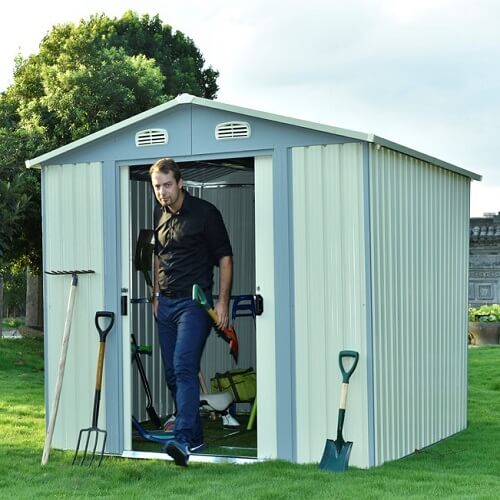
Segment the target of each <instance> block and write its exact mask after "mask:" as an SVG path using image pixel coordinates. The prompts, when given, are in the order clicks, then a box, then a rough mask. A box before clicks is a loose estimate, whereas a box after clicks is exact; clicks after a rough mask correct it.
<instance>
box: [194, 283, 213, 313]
mask: <svg viewBox="0 0 500 500" xmlns="http://www.w3.org/2000/svg"><path fill="white" fill-rule="evenodd" d="M192 298H193V300H194V301H195V302H196V303H197V304H198V305H200V306H201V307H203V308H204V309H206V310H207V311H208V310H209V309H210V304H209V303H208V300H207V297H206V296H205V293H204V292H203V289H202V288H201V286H200V285H196V284H195V285H193V297H192Z"/></svg>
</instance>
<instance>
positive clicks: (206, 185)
mask: <svg viewBox="0 0 500 500" xmlns="http://www.w3.org/2000/svg"><path fill="white" fill-rule="evenodd" d="M254 160H255V159H254V157H240V158H230V159H214V160H204V161H187V162H179V166H180V168H181V172H182V178H183V183H184V188H185V189H186V190H187V191H188V192H190V194H191V195H193V196H197V197H200V198H202V199H206V200H207V201H210V202H211V203H213V204H214V205H215V206H216V207H217V208H218V209H219V210H220V212H221V214H222V216H223V219H224V222H225V224H226V227H227V230H228V233H229V237H230V240H231V244H232V247H233V254H234V255H233V261H234V271H233V287H232V300H231V303H230V310H229V313H230V316H231V317H232V322H233V324H234V327H235V330H236V332H237V335H238V341H239V360H238V365H236V364H235V362H234V360H232V358H231V356H230V354H229V347H228V344H227V343H226V342H224V341H223V340H222V339H221V338H220V337H219V336H217V335H216V334H215V331H214V330H212V332H211V335H210V336H209V339H208V341H207V344H206V347H205V351H204V354H203V358H202V364H201V371H200V374H201V380H203V379H204V381H205V383H206V384H207V386H208V388H209V390H211V388H210V386H211V383H210V379H211V378H212V377H214V376H215V374H216V373H223V372H226V371H227V370H232V369H248V368H254V369H257V360H256V335H255V334H256V322H255V317H254V316H240V315H239V314H240V313H239V310H238V308H237V307H235V299H237V298H238V297H240V296H241V295H253V294H254V293H255V230H256V228H255V210H254V208H255V202H254V200H255V193H254ZM149 167H150V164H148V165H135V166H131V167H130V168H129V178H130V205H129V206H130V255H131V259H130V262H131V266H130V275H131V280H130V283H131V290H130V293H129V297H130V306H129V317H130V332H131V334H133V335H134V337H135V339H136V342H137V344H138V345H139V346H140V347H144V346H148V347H150V350H151V353H150V354H137V356H138V357H139V358H140V361H139V364H142V366H143V368H144V370H143V376H141V370H140V368H141V367H140V366H138V362H137V357H134V356H132V363H131V372H130V373H131V376H130V379H131V391H132V396H131V405H132V408H131V413H132V416H133V418H134V419H136V420H137V422H136V423H135V425H131V432H132V440H131V442H132V450H133V451H135V452H138V453H140V452H142V451H147V452H161V451H162V446H163V445H162V442H161V441H162V439H166V438H167V437H168V436H167V435H164V434H162V433H161V432H160V433H158V430H160V429H162V427H163V424H164V422H165V421H166V420H167V419H168V418H169V416H170V415H172V413H173V412H174V410H175V408H174V405H173V401H172V398H171V397H170V395H169V391H168V388H167V386H166V383H165V378H164V370H163V364H162V360H161V353H160V347H159V342H158V332H157V329H156V327H155V323H154V319H153V315H152V314H151V309H150V307H151V306H150V304H149V301H148V298H149V297H150V296H151V288H150V287H149V285H148V284H147V282H146V279H145V276H144V273H143V272H140V271H138V270H137V269H136V266H135V262H134V255H135V253H136V242H137V240H138V237H139V233H140V232H141V230H144V229H153V209H154V204H155V203H156V202H155V199H154V194H153V191H152V189H151V184H150V178H149V172H148V170H149ZM151 268H152V265H151ZM122 292H123V291H122ZM213 293H214V298H216V297H217V294H218V270H217V269H215V270H214V288H213ZM131 349H132V354H133V352H134V351H133V349H134V346H133V345H132V347H131ZM145 350H147V349H144V348H142V349H141V348H140V349H139V352H141V351H145ZM145 380H146V384H145ZM147 386H149V390H150V396H149V397H148V387H147ZM200 390H201V391H202V392H204V391H203V390H202V389H200ZM151 407H152V408H153V412H152V411H151ZM251 408H252V401H249V402H247V403H237V404H235V405H233V406H231V408H230V411H231V414H232V416H233V417H234V419H235V420H232V419H230V422H228V420H227V418H226V419H224V418H223V417H222V415H220V414H214V413H213V412H208V411H207V410H203V409H202V410H201V413H202V416H203V420H204V431H205V448H204V450H203V454H207V455H211V456H231V457H256V456H257V433H256V429H255V427H256V419H255V421H254V423H253V425H252V426H251V427H250V426H248V425H247V424H248V420H249V415H250V412H251ZM154 413H156V414H157V415H158V416H159V417H160V421H161V424H162V426H161V427H159V426H158V423H156V425H155V423H154V422H153V421H152V420H154V419H151V415H152V414H153V415H154ZM235 422H236V423H239V426H238V427H231V428H228V427H227V426H224V423H232V424H235ZM155 438H159V439H155Z"/></svg>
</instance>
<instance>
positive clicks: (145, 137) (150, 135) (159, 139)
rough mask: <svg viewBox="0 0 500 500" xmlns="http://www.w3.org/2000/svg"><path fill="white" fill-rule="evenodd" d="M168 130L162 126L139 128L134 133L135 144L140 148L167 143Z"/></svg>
mask: <svg viewBox="0 0 500 500" xmlns="http://www.w3.org/2000/svg"><path fill="white" fill-rule="evenodd" d="M167 142H168V132H167V131H166V130H165V129H163V128H153V129H150V130H141V131H140V132H137V134H135V145H136V146H137V147H138V148H140V147H143V146H159V145H160V144H167Z"/></svg>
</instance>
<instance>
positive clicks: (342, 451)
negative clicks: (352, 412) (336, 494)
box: [319, 351, 359, 472]
mask: <svg viewBox="0 0 500 500" xmlns="http://www.w3.org/2000/svg"><path fill="white" fill-rule="evenodd" d="M344 358H352V359H353V362H352V365H351V368H350V369H349V370H347V371H346V370H345V368H344V364H343V360H344ZM358 359H359V353H357V352H356V351H340V353H339V365H340V372H341V373H342V389H341V393H340V405H339V416H338V421H337V439H336V440H335V441H333V440H331V439H327V440H326V444H325V450H324V451H323V457H322V458H321V462H320V463H319V468H320V469H322V470H327V471H336V472H344V471H346V470H347V465H348V463H349V455H350V454H351V448H352V441H347V442H346V441H344V438H343V436H342V429H343V428H344V417H345V410H346V405H347V389H348V387H349V379H350V378H351V375H352V374H353V372H354V370H355V369H356V365H357V364H358Z"/></svg>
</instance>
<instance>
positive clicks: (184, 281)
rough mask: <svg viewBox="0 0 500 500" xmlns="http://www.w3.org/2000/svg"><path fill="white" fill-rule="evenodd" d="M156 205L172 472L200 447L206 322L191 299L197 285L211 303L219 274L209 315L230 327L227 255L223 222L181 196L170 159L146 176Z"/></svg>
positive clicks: (156, 304) (157, 288) (158, 303)
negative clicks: (216, 276)
mask: <svg viewBox="0 0 500 500" xmlns="http://www.w3.org/2000/svg"><path fill="white" fill-rule="evenodd" d="M149 173H150V177H151V183H152V186H153V190H154V193H155V196H156V199H157V201H158V203H159V205H157V206H156V207H155V258H154V261H155V273H154V274H155V281H154V294H153V311H154V314H155V317H156V319H157V322H158V331H159V339H160V347H161V353H162V359H163V364H164V367H165V377H166V381H167V385H168V387H169V389H170V391H171V393H172V397H173V398H174V401H175V407H176V411H177V417H176V420H175V428H174V436H175V437H174V439H172V440H171V441H169V442H168V443H167V444H166V446H165V448H164V450H165V451H166V452H167V453H168V454H169V455H170V456H171V457H172V458H173V459H174V461H175V463H176V464H177V465H181V466H187V464H188V460H189V454H190V452H192V451H196V450H199V449H200V448H201V447H202V446H203V428H202V423H201V419H200V415H199V391H200V389H199V385H198V372H199V370H200V361H201V356H202V354H203V348H204V346H205V342H206V340H207V337H208V334H209V333H210V328H211V323H210V321H211V320H210V318H209V316H208V315H207V313H206V311H205V310H203V309H202V308H200V307H199V306H198V305H197V304H196V303H195V302H194V301H193V300H192V298H191V296H192V288H193V285H194V284H195V283H196V284H198V285H199V286H201V287H202V288H203V290H204V292H205V294H206V296H207V299H208V300H209V302H211V301H212V285H213V268H214V265H217V266H218V267H219V277H220V287H219V288H220V289H219V297H218V300H217V303H216V304H215V311H216V312H217V315H218V317H219V323H218V324H217V326H218V327H219V328H225V327H226V326H227V325H228V321H229V300H230V297H231V284H232V274H233V259H232V255H233V253H232V248H231V244H230V242H229V237H228V234H227V230H226V227H225V225H224V222H223V220H222V216H221V214H220V212H219V210H217V208H216V207H215V206H213V205H212V204H211V203H209V202H207V201H205V200H201V199H199V198H195V197H193V196H191V195H190V194H189V193H188V192H187V191H185V190H184V189H183V184H182V178H181V171H180V169H179V167H178V165H177V164H176V163H175V161H174V160H172V159H171V158H164V159H161V160H158V161H157V162H156V163H155V164H154V165H152V166H151V168H150V169H149Z"/></svg>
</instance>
